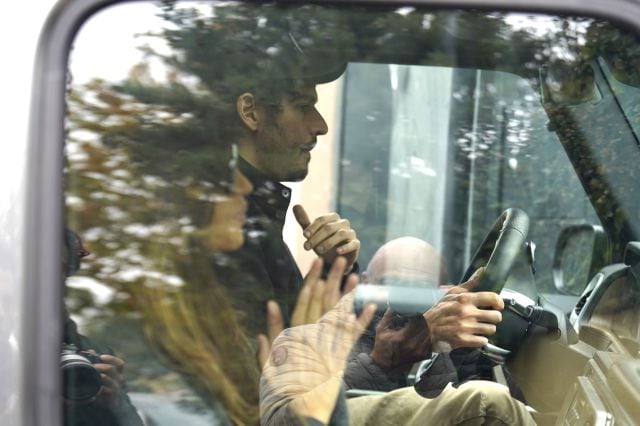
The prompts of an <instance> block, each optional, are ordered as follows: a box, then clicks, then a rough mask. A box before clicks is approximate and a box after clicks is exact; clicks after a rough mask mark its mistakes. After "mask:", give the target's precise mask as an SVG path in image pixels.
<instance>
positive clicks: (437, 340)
mask: <svg viewBox="0 0 640 426" xmlns="http://www.w3.org/2000/svg"><path fill="white" fill-rule="evenodd" d="M482 272H483V269H479V270H478V271H476V273H475V274H473V276H472V277H471V279H469V281H467V282H466V283H464V284H461V285H459V286H455V287H453V288H451V289H450V290H449V291H448V292H447V294H445V295H444V297H443V298H442V299H440V300H439V301H438V303H436V304H435V305H434V306H433V307H432V308H431V309H429V310H428V311H427V312H426V313H425V314H424V318H425V319H426V320H427V326H428V328H429V334H430V336H431V342H432V345H435V347H434V346H432V350H436V351H449V350H453V349H456V348H461V347H476V348H480V347H483V346H485V345H486V344H487V343H488V339H487V337H486V336H491V335H493V334H494V333H495V332H496V325H497V324H499V323H500V321H502V313H501V312H500V311H502V310H503V309H504V302H503V301H502V299H501V298H500V296H499V295H498V294H496V293H492V292H480V293H471V292H470V290H472V289H473V288H474V287H475V286H476V285H477V284H478V282H479V279H480V276H481V275H482Z"/></svg>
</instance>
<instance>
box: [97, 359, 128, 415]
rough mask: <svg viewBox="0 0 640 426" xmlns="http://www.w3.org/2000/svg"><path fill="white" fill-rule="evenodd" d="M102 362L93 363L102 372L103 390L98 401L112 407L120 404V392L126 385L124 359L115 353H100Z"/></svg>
mask: <svg viewBox="0 0 640 426" xmlns="http://www.w3.org/2000/svg"><path fill="white" fill-rule="evenodd" d="M100 360H101V361H103V362H101V363H96V364H93V366H94V368H95V369H96V370H98V372H99V373H100V379H101V380H102V391H101V392H100V395H99V396H98V398H97V400H96V402H98V403H101V404H104V405H106V406H108V407H109V408H111V409H115V408H117V407H118V405H120V399H121V398H120V393H121V392H122V387H123V385H124V376H123V371H124V365H125V363H124V361H123V360H122V359H120V358H118V357H117V356H113V355H100Z"/></svg>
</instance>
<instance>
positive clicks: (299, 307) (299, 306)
mask: <svg viewBox="0 0 640 426" xmlns="http://www.w3.org/2000/svg"><path fill="white" fill-rule="evenodd" d="M346 264H347V262H346V260H345V259H344V258H343V257H338V258H337V259H336V260H335V262H333V265H331V270H330V271H329V275H327V279H326V280H323V279H322V278H321V274H322V265H323V262H322V259H321V258H318V259H316V260H315V261H314V262H313V264H312V265H311V269H310V270H309V273H308V274H307V276H306V277H305V279H304V285H303V286H302V290H300V294H299V295H298V299H297V300H296V307H295V308H294V310H293V313H292V314H291V326H292V327H296V326H298V325H304V324H312V323H314V322H316V321H318V320H319V319H320V317H322V315H324V314H325V313H326V312H328V311H329V310H331V309H333V308H334V306H335V305H336V303H338V300H340V297H341V296H342V295H341V293H340V284H341V283H342V277H343V275H344V273H345V268H346ZM357 284H358V277H357V276H356V275H355V274H351V275H350V276H349V277H348V278H347V281H346V283H345V287H344V293H345V294H346V293H349V292H350V291H351V290H353V289H354V288H355V287H356V285H357ZM283 329H284V320H283V319H282V312H281V311H280V307H279V306H278V304H277V303H276V302H275V301H273V300H270V301H269V302H267V335H266V336H265V335H264V334H259V335H258V347H259V349H258V362H259V363H260V365H261V366H262V365H264V363H265V362H266V361H267V357H268V356H269V350H270V348H271V344H272V343H273V341H274V340H275V338H276V337H278V334H280V333H281V332H282V330H283Z"/></svg>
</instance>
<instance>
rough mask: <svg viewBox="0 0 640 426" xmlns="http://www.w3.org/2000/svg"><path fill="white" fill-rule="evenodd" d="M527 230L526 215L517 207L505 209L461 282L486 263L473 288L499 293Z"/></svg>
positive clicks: (520, 248) (520, 249)
mask: <svg viewBox="0 0 640 426" xmlns="http://www.w3.org/2000/svg"><path fill="white" fill-rule="evenodd" d="M528 233H529V216H528V215H527V214H526V213H525V212H524V211H522V210H520V209H516V208H510V209H507V210H505V211H504V212H503V213H502V214H501V215H500V217H499V218H498V220H497V221H496V223H495V224H494V225H493V227H492V228H491V230H490V231H489V233H488V234H487V236H486V237H485V238H484V240H483V241H482V244H480V247H479V248H478V250H477V251H476V253H475V254H474V255H473V258H472V259H471V262H470V263H469V267H467V270H466V271H465V273H464V275H463V276H462V280H461V281H460V282H461V283H463V282H466V281H468V280H469V278H471V275H473V273H474V272H475V271H476V270H477V269H478V268H480V267H482V266H485V267H486V269H485V271H484V273H483V274H482V277H481V278H480V282H479V283H478V285H477V286H476V287H475V288H474V290H473V291H475V292H480V291H492V292H494V293H498V294H499V293H500V292H501V291H502V288H503V287H504V284H505V282H506V280H507V278H508V277H509V273H510V272H511V268H512V267H513V265H514V263H515V261H516V258H517V257H518V255H519V254H520V253H521V252H522V248H523V246H524V243H525V240H526V238H527V234H528Z"/></svg>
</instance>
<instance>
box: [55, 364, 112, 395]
mask: <svg viewBox="0 0 640 426" xmlns="http://www.w3.org/2000/svg"><path fill="white" fill-rule="evenodd" d="M60 367H61V369H62V379H63V381H64V382H63V383H64V392H63V394H64V398H65V399H67V400H71V401H87V400H89V399H91V398H93V397H95V396H96V395H97V394H98V392H100V388H101V387H102V381H101V380H100V373H99V372H98V370H96V369H95V368H94V367H93V365H91V362H90V361H89V360H88V359H87V358H85V357H84V356H82V355H78V354H64V355H62V357H61V359H60Z"/></svg>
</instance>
